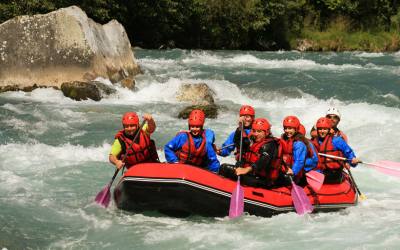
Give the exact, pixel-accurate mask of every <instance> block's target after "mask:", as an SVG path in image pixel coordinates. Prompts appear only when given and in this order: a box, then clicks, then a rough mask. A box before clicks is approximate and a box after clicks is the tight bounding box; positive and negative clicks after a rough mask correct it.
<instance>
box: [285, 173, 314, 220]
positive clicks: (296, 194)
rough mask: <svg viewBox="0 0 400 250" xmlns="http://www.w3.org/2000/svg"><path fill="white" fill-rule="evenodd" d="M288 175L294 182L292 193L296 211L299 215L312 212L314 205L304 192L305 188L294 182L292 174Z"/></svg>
mask: <svg viewBox="0 0 400 250" xmlns="http://www.w3.org/2000/svg"><path fill="white" fill-rule="evenodd" d="M288 176H289V178H290V182H291V183H292V191H291V195H292V200H293V205H294V208H295V209H296V213H297V214H299V215H303V214H306V213H311V212H312V211H313V209H314V207H313V206H312V205H311V202H310V200H309V199H308V197H307V195H306V193H305V192H304V189H303V188H301V187H299V186H297V185H296V184H295V183H294V181H293V178H292V176H290V175H288Z"/></svg>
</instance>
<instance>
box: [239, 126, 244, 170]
mask: <svg viewBox="0 0 400 250" xmlns="http://www.w3.org/2000/svg"><path fill="white" fill-rule="evenodd" d="M239 145H240V147H239V162H240V163H242V148H243V121H240V143H239Z"/></svg>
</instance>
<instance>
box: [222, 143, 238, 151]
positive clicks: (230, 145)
mask: <svg viewBox="0 0 400 250" xmlns="http://www.w3.org/2000/svg"><path fill="white" fill-rule="evenodd" d="M232 146H235V143H232V144H228V145H225V146H223V147H222V148H220V149H221V150H222V149H224V148H228V147H232Z"/></svg>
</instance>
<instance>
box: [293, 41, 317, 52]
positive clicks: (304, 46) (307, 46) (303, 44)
mask: <svg viewBox="0 0 400 250" xmlns="http://www.w3.org/2000/svg"><path fill="white" fill-rule="evenodd" d="M313 47H314V43H313V41H310V40H307V39H297V46H296V50H298V51H312V50H313Z"/></svg>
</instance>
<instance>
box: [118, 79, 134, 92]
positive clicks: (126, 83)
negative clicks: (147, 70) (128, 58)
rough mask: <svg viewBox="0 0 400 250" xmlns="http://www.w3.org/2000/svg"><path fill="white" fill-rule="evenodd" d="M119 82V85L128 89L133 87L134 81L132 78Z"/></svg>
mask: <svg viewBox="0 0 400 250" xmlns="http://www.w3.org/2000/svg"><path fill="white" fill-rule="evenodd" d="M120 83H121V86H122V87H124V88H128V89H131V90H134V89H135V85H136V82H135V80H134V79H132V78H125V79H122V80H121V82H120Z"/></svg>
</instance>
